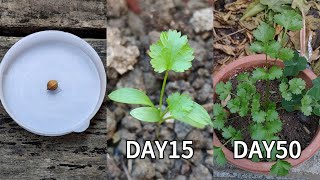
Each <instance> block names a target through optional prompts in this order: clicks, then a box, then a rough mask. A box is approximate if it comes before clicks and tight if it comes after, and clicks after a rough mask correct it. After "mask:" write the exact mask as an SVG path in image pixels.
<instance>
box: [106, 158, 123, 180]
mask: <svg viewBox="0 0 320 180" xmlns="http://www.w3.org/2000/svg"><path fill="white" fill-rule="evenodd" d="M107 162H108V165H107V176H108V177H110V178H112V179H113V178H117V177H120V175H121V173H122V172H121V170H120V169H119V168H118V166H117V164H116V163H115V161H114V159H113V158H112V157H111V156H110V155H109V154H107Z"/></svg>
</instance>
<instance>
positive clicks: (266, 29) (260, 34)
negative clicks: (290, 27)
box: [253, 21, 275, 43]
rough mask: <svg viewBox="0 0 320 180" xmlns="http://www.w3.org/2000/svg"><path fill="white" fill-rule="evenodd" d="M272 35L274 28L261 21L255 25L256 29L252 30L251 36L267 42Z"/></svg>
mask: <svg viewBox="0 0 320 180" xmlns="http://www.w3.org/2000/svg"><path fill="white" fill-rule="evenodd" d="M274 35H275V29H274V28H273V27H271V26H270V25H269V24H267V23H265V22H263V21H262V22H261V24H260V25H259V26H258V27H257V29H256V30H254V31H253V36H254V37H255V38H256V39H257V40H259V41H261V42H263V43H267V42H268V41H270V40H272V39H273V38H274Z"/></svg>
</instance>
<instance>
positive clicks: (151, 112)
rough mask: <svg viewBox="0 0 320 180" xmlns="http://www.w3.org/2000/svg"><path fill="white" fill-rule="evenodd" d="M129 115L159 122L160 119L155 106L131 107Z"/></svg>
mask: <svg viewBox="0 0 320 180" xmlns="http://www.w3.org/2000/svg"><path fill="white" fill-rule="evenodd" d="M130 115H131V116H133V117H134V118H136V119H138V120H140V121H145V122H159V121H160V120H161V118H160V111H159V109H157V108H155V107H139V108H136V109H133V110H132V111H131V112H130Z"/></svg>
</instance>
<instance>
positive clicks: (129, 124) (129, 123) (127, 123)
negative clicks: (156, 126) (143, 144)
mask: <svg viewBox="0 0 320 180" xmlns="http://www.w3.org/2000/svg"><path fill="white" fill-rule="evenodd" d="M121 127H124V128H126V129H128V130H129V131H131V132H136V133H139V132H140V131H141V123H140V121H139V120H137V119H134V118H133V117H132V116H130V115H127V116H125V117H124V118H123V119H122V120H121Z"/></svg>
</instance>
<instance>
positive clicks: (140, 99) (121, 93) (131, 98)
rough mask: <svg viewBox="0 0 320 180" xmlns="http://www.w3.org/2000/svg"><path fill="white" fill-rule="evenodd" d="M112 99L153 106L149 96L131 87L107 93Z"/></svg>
mask: <svg viewBox="0 0 320 180" xmlns="http://www.w3.org/2000/svg"><path fill="white" fill-rule="evenodd" d="M108 97H109V98H110V99H111V100H112V101H116V102H121V103H127V104H140V105H148V106H154V105H153V103H152V102H151V100H150V99H149V97H148V96H147V95H146V94H145V93H144V92H142V91H140V90H137V89H133V88H121V89H118V90H115V91H113V92H112V93H110V94H109V95H108Z"/></svg>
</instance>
